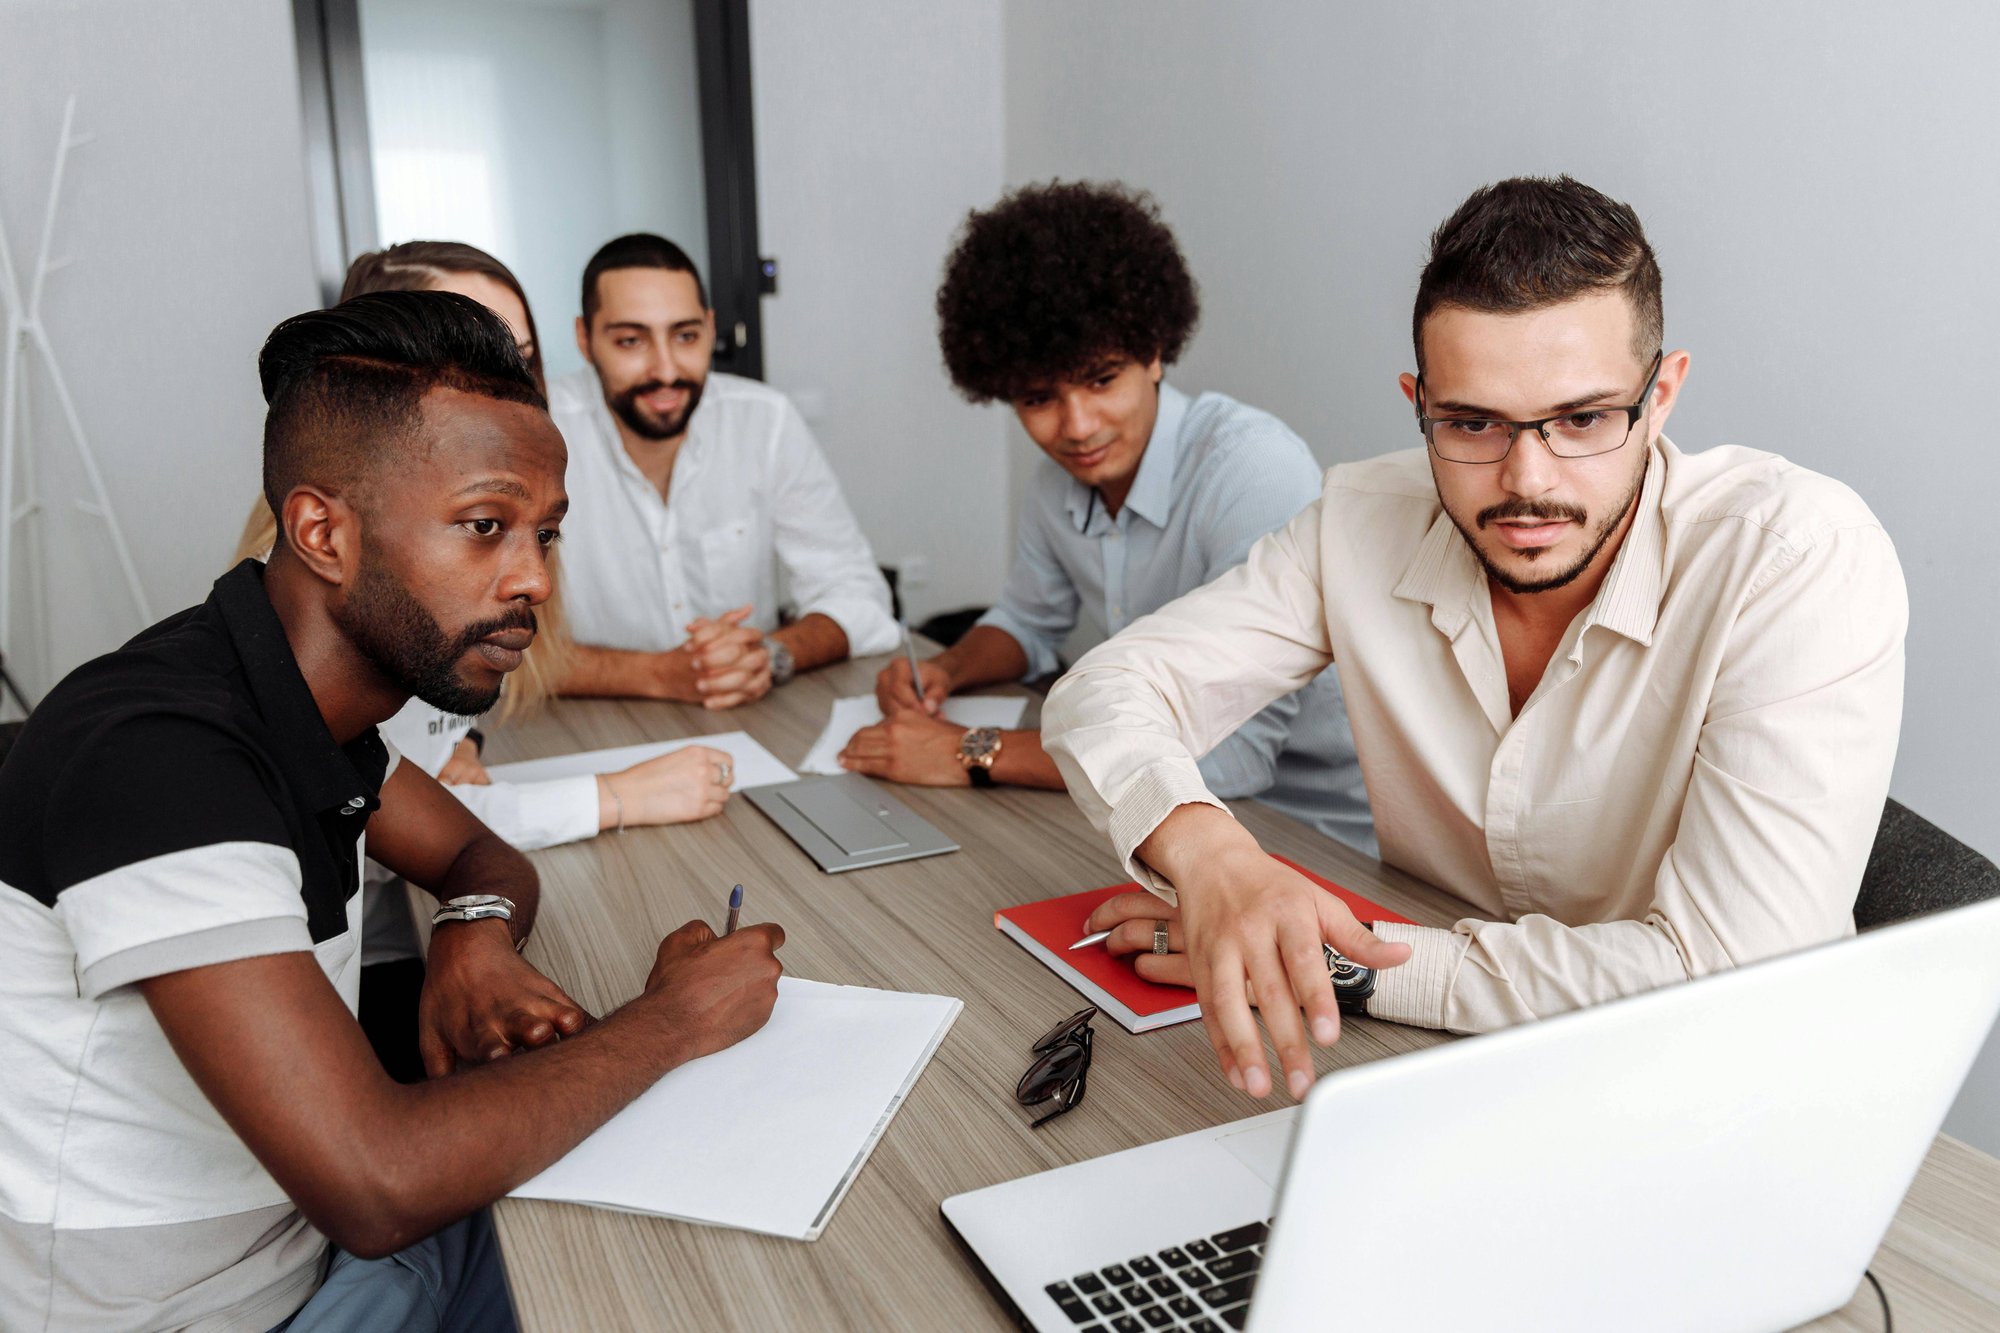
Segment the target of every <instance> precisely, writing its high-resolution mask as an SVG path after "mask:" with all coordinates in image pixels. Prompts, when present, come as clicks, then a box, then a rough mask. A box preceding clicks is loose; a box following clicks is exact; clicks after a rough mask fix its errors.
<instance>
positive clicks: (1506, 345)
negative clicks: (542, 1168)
mask: <svg viewBox="0 0 2000 1333" xmlns="http://www.w3.org/2000/svg"><path fill="white" fill-rule="evenodd" d="M1662 328H1663V321H1662V312H1661V301H1660V273H1659V267H1658V265H1657V263H1656V262H1655V260H1654V257H1653V252H1652V249H1651V247H1650V246H1649V245H1648V244H1647V242H1646V239H1645V234H1644V232H1643V230H1642V229H1641V227H1640V224H1639V220H1638V218H1637V216H1636V215H1635V214H1634V213H1633V212H1632V210H1631V209H1630V208H1629V207H1627V206H1625V205H1623V204H1620V203H1617V202H1615V201H1613V200H1611V199H1609V198H1606V197H1605V196H1604V195H1602V194H1600V193H1599V192H1598V191H1596V190H1593V189H1591V188H1589V187H1588V186H1584V185H1581V184H1579V183H1577V182H1576V181H1573V180H1571V179H1569V178H1568V177H1562V178H1560V179H1556V180H1532V179H1516V180H1508V181H1502V182H1500V183H1499V184H1496V185H1492V186H1488V187H1486V188H1484V189H1481V190H1479V191H1477V192H1476V193H1474V194H1473V195H1472V197H1471V198H1470V199H1468V200H1467V201H1466V202H1465V203H1464V204H1463V205H1462V206H1461V207H1460V208H1459V209H1458V211H1457V212H1456V213H1455V214H1453V216H1452V217H1451V218H1450V219H1449V220H1448V221H1446V222H1445V224H1444V225H1443V227H1441V228H1440V229H1439V230H1438V231H1437V233H1436V234H1435V235H1434V236H1433V238H1432V248H1431V256H1430V261H1429V263H1428V265H1427V266H1426V267H1425V269H1424V273H1423V277H1422V280H1421V282H1420V284H1419V286H1418V290H1417V300H1416V311H1415V317H1414V320H1413V333H1414V338H1415V343H1416V357H1417V373H1416V374H1414V375H1409V374H1406V375H1404V376H1403V377H1402V388H1403V392H1404V394H1405V395H1406V396H1407V397H1408V398H1409V400H1410V402H1411V404H1412V405H1413V407H1414V408H1415V413H1416V420H1417V424H1418V426H1419V428H1420V429H1421V431H1422V434H1423V444H1424V446H1425V447H1424V448H1423V449H1421V450H1418V449H1412V450H1409V451H1406V452H1403V453H1396V454H1389V455H1387V456H1384V457H1381V458H1376V459H1373V460H1370V461H1368V462H1364V463H1358V464H1352V465H1349V466H1344V467H1338V468H1335V469H1333V470H1332V471H1331V472H1330V473H1329V474H1328V475H1327V479H1326V485H1325V487H1324V490H1323V492H1322V494H1321V498H1320V500H1319V501H1318V503H1316V504H1315V505H1314V506H1312V507H1311V508H1309V509H1307V510H1306V511H1305V512H1303V513H1302V514H1300V515H1299V516H1298V518H1296V519H1294V520H1293V521H1292V522H1291V524H1290V525H1288V526H1287V527H1285V528H1283V529H1280V530H1279V531H1277V532H1275V533H1273V534H1272V535H1271V536H1269V537H1267V538H1265V539H1264V540H1263V541H1261V542H1259V543H1258V544H1257V545H1256V546H1255V547H1254V548H1253V549H1252V550H1251V553H1250V557H1249V560H1248V562H1247V563H1246V564H1244V565H1243V566H1241V567H1239V568H1238V569H1236V570H1234V571H1232V572H1231V573H1229V574H1227V575H1224V576H1223V577H1222V578H1220V579H1218V580H1216V581H1215V582H1214V583H1211V584H1209V585H1208V586H1206V587H1204V588H1201V589H1198V590H1196V591H1195V592H1192V593H1190V594H1188V595H1187V596H1185V597H1182V598H1180V599H1179V600H1177V601H1175V602H1172V603H1169V604H1168V605H1167V606H1165V607H1163V608H1162V609H1161V610H1160V611H1159V612H1158V613H1157V614H1155V615H1152V616H1149V617H1147V618H1145V619H1143V620H1140V621H1138V622H1136V623H1134V624H1133V625H1132V626H1131V627H1130V628H1129V629H1127V630H1126V631H1125V632H1124V633H1123V634H1121V635H1120V636H1118V637H1117V638H1116V639H1113V640H1112V641H1110V642H1108V643H1106V644H1105V645H1103V646H1102V647H1100V648H1099V649H1097V650H1096V651H1095V652H1093V653H1091V654H1090V655H1089V656H1087V657H1085V658H1084V659H1083V661H1081V662H1080V663H1078V665H1077V667H1076V668H1075V670H1074V671H1072V672H1071V673H1070V675H1069V676H1067V677H1066V678H1065V679H1064V680H1063V681H1062V682H1061V683H1060V684H1058V685H1057V687H1056V689H1055V690H1054V692H1053V693H1052V694H1051V695H1050V698H1049V703H1048V707H1047V709H1046V714H1045V723H1044V735H1045V738H1046V740H1047V743H1048V748H1049V751H1050V753H1051V754H1052V755H1054V756H1055V759H1056V762H1057V764H1058V765H1059V766H1060V768H1061V769H1062V771H1063V774H1064V776H1065V778H1066V779H1067V780H1068V785H1069V790H1070V792H1071V793H1072V794H1073V795H1074V797H1075V798H1076V800H1077V802H1078V804H1079V805H1080V806H1081V807H1082V808H1083V809H1084V811H1085V812H1086V813H1087V814H1088V815H1089V816H1090V817H1091V818H1092V819H1093V821H1094V822H1095V823H1096V824H1097V826H1098V827H1099V828H1100V829H1103V830H1105V831H1107V832H1108V833H1109V834H1110V836H1111V839H1112V842H1113V844H1114V846H1115V847H1116V849H1117V851H1118V853H1119V855H1120V856H1122V857H1124V858H1125V859H1126V861H1127V863H1128V865H1129V867H1130V868H1131V869H1132V871H1133V872H1134V873H1135V875H1137V876H1138V878H1139V879H1140V881H1141V882H1142V883H1144V884H1146V885H1147V886H1148V887H1150V888H1152V889H1153V890H1154V891H1155V893H1157V894H1158V895H1159V897H1160V899H1162V900H1164V902H1163V903H1162V904H1161V905H1159V906H1156V907H1153V908H1150V909H1148V908H1146V907H1145V906H1144V903H1143V901H1142V902H1140V903H1137V904H1135V903H1133V902H1131V901H1129V899H1128V900H1127V901H1125V902H1124V903H1123V904H1122V906H1120V907H1118V908H1113V909H1112V911H1111V912H1109V913H1105V914H1102V915H1105V916H1106V917H1107V919H1105V920H1094V921H1093V922H1092V923H1091V925H1090V927H1089V928H1090V929H1093V930H1095V929H1102V928H1105V927H1106V926H1109V925H1111V924H1113V923H1112V921H1111V920H1110V919H1108V918H1110V917H1114V916H1121V915H1122V916H1125V917H1128V918H1133V919H1130V920H1129V921H1128V922H1127V923H1126V924H1122V925H1120V927H1119V929H1118V931H1117V932H1116V933H1115V934H1114V936H1113V941H1112V942H1113V945H1114V947H1116V948H1118V949H1121V950H1126V951H1134V952H1136V951H1139V950H1142V949H1148V948H1150V939H1151V935H1152V931H1153V924H1154V923H1153V922H1152V921H1150V920H1145V919H1142V918H1144V917H1147V916H1152V917H1170V918H1173V919H1172V921H1171V923H1170V929H1171V934H1172V945H1173V948H1174V950H1175V951H1176V952H1175V953H1173V954H1170V955H1168V956H1165V957H1161V956H1157V955H1152V954H1150V953H1147V954H1143V955H1142V956H1141V958H1140V963H1139V967H1140V970H1141V972H1142V974H1144V975H1147V976H1150V977H1154V978H1156V979H1160V980H1168V981H1178V982H1180V983H1182V984H1191V985H1193V986H1194V987H1195V989H1196V991H1197V992H1198V993H1199V995H1200V998H1201V1004H1202V1013H1203V1021H1204V1022H1205V1024H1206V1025H1207V1028H1208V1032H1209V1038H1210V1040H1211V1042H1212V1043H1213V1044H1214V1047H1215V1050H1216V1054H1217V1057H1218V1059H1219V1060H1220V1062H1221V1064H1222V1068H1223V1072H1224V1074H1225V1075H1226V1076H1227V1077H1228V1078H1229V1080H1230V1081H1231V1083H1233V1084H1234V1085H1236V1086H1237V1087H1239V1088H1242V1089H1245V1090H1247V1091H1248V1092H1249V1093H1250V1094H1251V1095H1253V1096H1264V1095H1266V1094H1267V1093H1268V1092H1269V1091H1270V1090H1271V1089H1272V1087H1273V1081H1272V1079H1271V1077H1270V1074H1269V1071H1268V1070H1267V1067H1266V1064H1265V1060H1264V1053H1263V1048H1262V1044H1261V1043H1260V1041H1259V1039H1258V1034H1257V1030H1256V1025H1255V1023H1254V1021H1253V1020H1252V1018H1251V1016H1250V1012H1249V1006H1248V1003H1247V1001H1246V983H1247V991H1248V992H1250V993H1253V994H1254V996H1255V997H1256V999H1258V1000H1259V1001H1261V1002H1262V1004H1261V1007H1262V1013H1263V1018H1264V1023H1265V1026H1266V1027H1267V1028H1268V1029H1269V1031H1270V1034H1271V1037H1272V1039H1273V1043H1274V1045H1275V1046H1276V1048H1277V1051H1278V1055H1279V1059H1280V1061H1281V1062H1282V1066H1283V1069H1284V1071H1285V1076H1286V1082H1287V1084H1288V1086H1289V1088H1290V1090H1291V1092H1292V1094H1293V1095H1294V1096H1300V1095H1303V1094H1304V1092H1305V1090H1306V1088H1307V1087H1308V1086H1309V1085H1310V1084H1311V1081H1312V1062H1311V1057H1310V1054H1309V1051H1308V1047H1307V1033H1308V1032H1310V1034H1311V1037H1312V1039H1313V1040H1316V1041H1318V1042H1320V1043H1321V1044H1326V1043H1328V1042H1331V1041H1333V1040H1335V1039H1336V1038H1337V1036H1338V1033H1339V1026H1338V1019H1337V1016H1336V1006H1335V1002H1334V996H1333V993H1332V990H1331V987H1330V985H1329V982H1328V976H1327V967H1326V964H1325V962H1324V959H1323V955H1322V951H1321V948H1320V945H1321V942H1322V941H1324V942H1326V943H1328V944H1331V945H1332V946H1333V947H1334V948H1335V949H1338V950H1339V951H1340V952H1342V953H1344V954H1346V955H1348V957H1350V958H1352V959H1354V960H1355V961H1357V962H1360V963H1362V964H1364V965H1367V966H1371V967H1376V968H1381V969H1385V970H1383V971H1381V972H1380V974H1379V976H1378V977H1377V984H1376V988H1375V990H1374V993H1373V995H1372V996H1371V997H1370V998H1369V999H1368V1001H1367V1012H1368V1013H1369V1014H1371V1015H1372V1016H1374V1017H1378V1018H1386V1019H1390V1020H1393V1021H1397V1022H1403V1023H1411V1024H1416V1025H1419V1026H1425V1027H1435V1028H1448V1029H1451V1030H1454V1031H1461V1032H1476V1031H1482V1030H1487V1029H1491V1028H1496V1027H1501V1026H1505V1025H1507V1024H1511V1023H1516V1022H1521V1021H1524V1020H1527V1019H1531V1018H1536V1017H1540V1016H1544V1015H1548V1014H1552V1013H1556V1012H1559V1011H1562V1010H1567V1009H1572V1008H1576V1007H1579V1006H1582V1005H1587V1004H1592V1003H1596V1002H1599V1001H1603V1000H1608V999H1611V998H1614V997H1616V996H1620V995H1627V994H1631V993H1633V992H1637V991H1642V990H1646V989H1649V988H1651V987H1655V986H1660V985H1664V984H1667V983H1670V982H1674V981H1680V980H1683V979H1686V978H1689V977H1694V976H1699V975H1702V974H1704V973H1708V972H1714V971H1717V970H1720V969H1724V968H1729V967H1733V966H1737V965H1739V964H1742V963H1745V962H1749V961H1751V960H1753V959H1757V958H1762V957H1766V956H1769V955H1772V954H1777V953H1783V952H1786V951H1788V950H1792V949H1797V948H1800V947H1803V946H1806V945H1809V944H1813V943H1816V942H1820V941H1824V940H1828V939H1832V938H1835V937H1837V936H1840V935H1842V934H1845V933H1848V932H1850V931H1852V930H1853V928H1854V927H1853V918H1852V909H1853V903H1854V896H1855V892H1856V889H1857V888H1858V886H1859V884H1860V879H1861V873H1862V870H1863V868H1864V867H1865V865H1866V863H1867V858H1868V851H1869V847H1870V845H1871V843H1872V841H1873V837H1874V833H1875V827H1876V824H1877V821H1878V820H1879V818H1880V816H1881V811H1882V803H1883V800H1884V798H1885V796H1886V795H1887V792H1888V787H1889V773H1890V768H1891V765H1892V763H1893V761H1894V758H1895V753H1896V739H1897V732H1898V728H1899V726H1900V722H1901V713H1902V689H1903V634H1904V629H1905V627H1906V624H1907V621H1908V603H1907V599H1906V597H1905V593H1904V588H1903V578H1902V572H1901V569H1900V567H1899V566H1898V564H1897V560H1896V554H1895V550H1894V548H1893V546H1892V545H1891V544H1890V541H1889V538H1888V536H1887V534H1886V533H1884V531H1883V530H1882V527H1881V525H1880V524H1879V523H1878V522H1877V521H1876V519H1875V517H1874V515H1873V514H1871V513H1870V512H1869V510H1868V507H1867V506H1866V505H1865V504H1863V503H1862V501H1861V500H1860V499H1859V498H1858V497H1857V496H1856V495H1855V494H1854V493H1853V492H1852V491H1850V490H1848V489H1847V487H1845V486H1843V485H1841V484H1840V483H1839V482H1836V481H1833V480H1831V479H1829V478H1826V477H1822V476H1819V475H1816V474H1814V473H1811V472H1808V471H1806V470H1805V469H1803V468H1800V467H1797V466H1795V465H1793V464H1790V463H1788V462H1786V461H1785V460H1784V459H1782V458H1779V457H1777V456H1775V455H1772V454H1768V453H1760V452H1756V451H1754V450H1750V449H1743V448H1734V447H1723V448H1712V449H1708V450H1705V451H1703V452H1699V453H1684V452H1682V451H1681V450H1680V449H1679V448H1677V447H1676V446H1675V445H1674V444H1673V443H1672V442H1670V441H1669V440H1668V439H1667V438H1666V436H1665V435H1664V434H1663V431H1664V429H1665V426H1666V423H1667V418H1668V416H1669V415H1670V414H1671V413H1672V411H1673V408H1674V405H1675V403H1676V402H1677V401H1678V399H1679V396H1680V392H1681V389H1682V387H1683V385H1684V384H1685V383H1686V380H1687V374H1688V354H1687V353H1686V352H1685V351H1671V352H1666V351H1664V350H1663V342H1662ZM1329 661H1335V662H1338V663H1339V665H1340V671H1341V676H1342V679H1343V681H1344V683H1345V685H1346V692H1347V703H1348V712H1349V716H1350V718H1351V720H1352V723H1353V727H1354V736H1355V743H1356V749H1357V751H1358V752H1359V755H1360V759H1361V767H1362V772H1363V774H1364V775H1365V777H1366V779H1367V784H1368V795H1369V800H1370V803H1371V805H1372V807H1373V810H1374V815H1375V826H1376V831H1377V835H1378V837H1379V839H1380V843H1381V848H1382V857H1383V859H1384V860H1385V861H1387V862H1389V863H1390V864H1392V865H1395V866H1398V867H1400V868H1401V869H1404V870H1407V871H1409V872H1411V873H1413V874H1415V875H1418V876H1420V877H1422V878H1424V879H1426V880H1428V881H1430V882H1432V883H1434V884H1437V885H1439V886H1440V887H1442V888H1445V889H1447V890H1449V891H1450V892H1452V893H1454V894H1456V895H1457V896H1459V897H1460V898H1463V899H1464V900H1466V901H1467V902H1469V903H1471V904H1472V905H1473V907H1474V908H1475V909H1476V915H1475V916H1473V917H1471V918H1469V919H1467V920H1464V921H1460V922H1459V923H1458V924H1457V925H1456V926H1455V927H1453V928H1452V929H1449V930H1441V929H1434V928H1429V927H1421V926H1406V925H1392V924H1386V923H1382V924H1378V925H1377V926H1376V927H1375V930H1374V933H1373V934H1371V933H1370V932H1369V931H1368V930H1367V929H1366V928H1364V927H1362V926H1360V925H1359V924H1358V923H1356V921H1355V920H1354V918H1353V916H1352V915H1351V914H1350V913H1349V912H1348V911H1347V910H1346V908H1345V907H1343V906H1342V905H1341V904H1340V903H1339V902H1338V901H1337V900H1335V899H1334V898H1333V896H1332V895H1330V894H1326V893H1323V892H1320V891H1319V890H1317V889H1315V888H1314V887H1312V886H1311V885H1310V884H1309V883H1307V882H1306V881H1305V880H1304V879H1302V878H1301V877H1299V876H1298V875H1296V874H1294V873H1293V872H1291V871H1290V870H1288V869H1286V868H1285V867H1283V866H1281V865H1278V864H1277V863H1275V862H1273V861H1272V860H1271V859H1270V858H1269V857H1267V856H1265V855H1264V854H1263V853H1262V852H1261V851H1260V850H1259V848H1258V847H1257V844H1256V841H1255V839H1254V838H1252V837H1251V836H1250V834H1249V833H1247V832H1246V831H1244V830H1243V829H1242V828H1241V827H1240V826H1239V825H1237V824H1236V823H1235V821H1234V820H1233V819H1231V818H1230V816H1229V815H1228V814H1227V813H1226V812H1225V811H1224V810H1223V809H1222V808H1221V806H1220V805H1219V803H1217V802H1215V801H1214V799H1213V798H1212V797H1211V796H1210V795H1209V794H1208V792H1207V791H1206V790H1205V789H1204V788H1203V787H1202V785H1201V781H1200V777H1199V774H1198V773H1197V772H1196V770H1195V767H1194V764H1193V761H1192V759H1191V755H1193V754H1199V753H1201V752H1202V750H1204V749H1205V748H1206V747H1207V746H1209V745H1212V744H1213V743H1214V738H1215V737H1216V736H1218V735H1222V734H1227V732H1228V731H1229V729H1230V728H1232V727H1234V726H1235V725H1236V724H1237V723H1238V722H1239V721H1240V720H1241V719H1242V717H1243V716H1244V715H1245V714H1246V713H1248V712H1250V711H1253V710H1255V709H1256V708H1258V707H1260V706H1261V705H1262V703H1263V702H1264V701H1265V700H1266V699H1268V698H1270V697H1274V696H1275V695H1278V694H1281V693H1283V692H1284V691H1286V690H1289V689H1293V688H1295V687H1296V683H1297V682H1298V681H1300V680H1303V679H1307V678H1310V677H1311V676H1312V675H1313V674H1314V673H1316V672H1318V671H1320V670H1322V669H1324V667H1325V666H1326V664H1327V663H1328V662H1329ZM1176 902H1177V908H1170V907H1168V906H1166V905H1165V904H1168V903H1176ZM1280 997H1282V999H1280Z"/></svg>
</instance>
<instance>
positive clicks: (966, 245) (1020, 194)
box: [937, 181, 1201, 403]
mask: <svg viewBox="0 0 2000 1333" xmlns="http://www.w3.org/2000/svg"><path fill="white" fill-rule="evenodd" d="M937 315H938V346H939V350H940V351H942V352H943V354H944V365H945V370H946V372H947V373H948V374H949V375H950V376H951V382H952V384H953V385H954V386H956V387H957V389H958V391H959V392H960V393H961V394H963V395H964V396H965V397H966V398H968V399H970V400H971V401H973V402H975V403H979V402H991V401H994V400H996V399H997V400H1000V401H1003V402H1011V401H1014V400H1016V399H1018V398H1020V397H1021V396H1022V395H1023V394H1025V393H1027V392H1029V391H1031V390H1035V389H1039V388H1043V387H1046V386H1048V385H1049V384H1051V383H1053V382H1055V381H1057V380H1063V379H1073V378H1075V377H1077V376H1078V375H1081V374H1082V373H1083V372H1085V371H1087V370H1089V369H1090V368H1091V366H1092V363H1093V362H1095V361H1097V360H1099V359H1100V358H1103V357H1106V356H1126V357H1130V358H1131V359H1133V360H1134V361H1143V362H1150V361H1151V360H1152V359H1153V358H1154V357H1156V356H1157V357H1159V359H1160V360H1161V361H1162V362H1164V363H1166V364H1168V365H1171V364H1173V363H1174V362H1175V361H1177V360H1179V359H1180V354H1181V352H1182V351H1183V350H1184V349H1185V348H1186V347H1187V343H1188V339H1189V338H1190V337H1191V336H1192V335H1193V333H1194V328H1195V324H1196V322H1197V321H1198V320H1199V319H1200V317H1201V302H1200V298H1199V296H1198V294H1197V291H1196V287H1195V281H1194V277H1193V275H1192V274H1190V273H1189V272H1188V267H1187V261H1186V260H1184V259H1183V258H1182V257H1181V249H1180V246H1179V244H1177V243H1176V242H1175V240H1174V233H1173V232H1172V230H1171V229H1169V228H1168V226H1167V224H1166V223H1165V222H1163V221H1161V219H1160V208H1159V205H1158V204H1157V203H1155V202H1154V200H1153V197H1152V196H1151V195H1149V194H1146V193H1144V192H1143V191H1138V190H1132V189H1129V188H1127V187H1126V186H1124V185H1121V184H1119V183H1117V182H1115V181H1113V182H1104V183H1099V182H1089V181H1071V182H1067V183H1065V182H1063V181H1050V182H1048V183H1046V184H1042V185H1028V186H1024V187H1022V188H1021V189H1018V190H1016V191H1014V192H1013V193H1012V194H1009V195H1007V196H1005V197H1004V198H1002V199H1001V200H1000V202H999V203H997V204H995V205H994V206H993V207H991V208H989V209H987V210H985V211H984V212H979V211H977V210H975V211H974V212H972V213H970V214H968V215H967V216H966V219H965V226H964V227H963V229H962V230H961V231H960V233H959V237H958V243H957V245H956V246H955V247H954V248H953V250H952V252H951V257H950V258H949V259H947V260H946V261H945V267H944V280H943V282H942V283H941V284H940V285H939V287H938V294H937Z"/></svg>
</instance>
